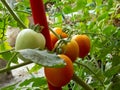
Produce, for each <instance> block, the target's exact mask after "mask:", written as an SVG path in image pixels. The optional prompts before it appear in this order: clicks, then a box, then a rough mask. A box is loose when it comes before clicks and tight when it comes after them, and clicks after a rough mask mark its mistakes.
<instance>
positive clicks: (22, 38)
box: [15, 29, 46, 50]
mask: <svg viewBox="0 0 120 90" xmlns="http://www.w3.org/2000/svg"><path fill="white" fill-rule="evenodd" d="M45 44H46V40H45V37H44V36H43V35H42V34H41V33H37V32H35V31H33V30H31V29H24V30H22V31H21V32H20V33H19V34H18V36H17V38H16V43H15V50H21V49H35V48H39V49H44V48H45Z"/></svg>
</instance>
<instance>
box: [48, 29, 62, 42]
mask: <svg viewBox="0 0 120 90" xmlns="http://www.w3.org/2000/svg"><path fill="white" fill-rule="evenodd" d="M49 29H50V31H51V32H52V33H53V34H54V35H55V36H56V37H57V39H58V40H59V39H61V37H60V36H59V35H58V34H57V33H55V32H54V31H53V30H52V29H51V28H50V27H49Z"/></svg>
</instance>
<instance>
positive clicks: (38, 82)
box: [19, 77, 47, 87]
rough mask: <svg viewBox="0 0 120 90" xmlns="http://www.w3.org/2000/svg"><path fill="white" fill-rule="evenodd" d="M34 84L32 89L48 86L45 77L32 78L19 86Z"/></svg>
mask: <svg viewBox="0 0 120 90" xmlns="http://www.w3.org/2000/svg"><path fill="white" fill-rule="evenodd" d="M31 83H32V87H40V86H42V85H46V84H47V82H46V79H45V78H44V77H37V78H30V79H27V80H25V81H23V82H22V83H20V84H19V86H20V87H23V86H28V85H30V84H31Z"/></svg>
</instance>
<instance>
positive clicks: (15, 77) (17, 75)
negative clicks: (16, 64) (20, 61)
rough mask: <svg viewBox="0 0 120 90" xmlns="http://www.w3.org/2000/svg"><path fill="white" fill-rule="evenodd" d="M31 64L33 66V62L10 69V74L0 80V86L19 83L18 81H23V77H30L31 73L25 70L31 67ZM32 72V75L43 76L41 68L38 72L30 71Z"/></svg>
mask: <svg viewBox="0 0 120 90" xmlns="http://www.w3.org/2000/svg"><path fill="white" fill-rule="evenodd" d="M32 66H34V64H33V63H32V64H29V65H26V66H23V67H20V68H17V69H14V70H12V71H11V73H12V75H11V74H8V76H7V78H5V80H4V81H2V82H0V88H2V87H6V86H9V85H13V84H16V83H19V82H21V81H23V80H25V79H28V78H30V77H31V74H30V73H29V72H28V71H27V70H28V69H31V68H32ZM27 68H28V69H27ZM32 74H33V75H34V76H39V77H42V76H44V73H43V68H42V69H40V70H39V71H38V72H34V73H32ZM9 75H10V76H9Z"/></svg>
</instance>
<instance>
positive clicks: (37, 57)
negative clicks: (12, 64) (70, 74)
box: [18, 49, 65, 67]
mask: <svg viewBox="0 0 120 90" xmlns="http://www.w3.org/2000/svg"><path fill="white" fill-rule="evenodd" d="M18 52H19V53H20V55H22V56H23V58H25V59H27V60H30V61H33V62H34V63H37V64H40V65H43V66H46V67H63V66H65V62H64V60H62V59H61V58H59V57H58V56H57V55H56V54H55V53H54V54H53V53H52V54H51V53H49V52H48V51H47V50H43V51H40V50H37V49H23V50H19V51H18Z"/></svg>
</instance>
